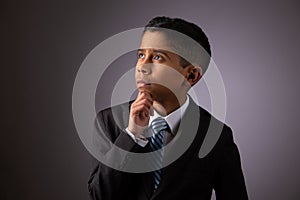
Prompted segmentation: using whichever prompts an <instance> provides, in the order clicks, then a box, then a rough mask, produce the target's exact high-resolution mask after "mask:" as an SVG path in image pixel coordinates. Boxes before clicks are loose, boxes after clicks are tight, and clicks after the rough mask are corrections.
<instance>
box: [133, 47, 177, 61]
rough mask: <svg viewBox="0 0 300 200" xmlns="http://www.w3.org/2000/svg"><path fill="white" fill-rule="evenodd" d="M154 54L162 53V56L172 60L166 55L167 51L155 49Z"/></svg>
mask: <svg viewBox="0 0 300 200" xmlns="http://www.w3.org/2000/svg"><path fill="white" fill-rule="evenodd" d="M137 51H138V52H139V51H145V49H138V50H137ZM153 52H155V53H161V54H163V55H164V56H166V57H167V58H168V59H170V60H171V58H170V57H169V55H168V54H167V53H166V51H165V50H161V49H153Z"/></svg>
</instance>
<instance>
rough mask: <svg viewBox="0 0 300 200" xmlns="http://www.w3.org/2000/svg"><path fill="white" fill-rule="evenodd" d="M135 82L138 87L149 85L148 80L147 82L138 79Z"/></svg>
mask: <svg viewBox="0 0 300 200" xmlns="http://www.w3.org/2000/svg"><path fill="white" fill-rule="evenodd" d="M136 83H137V86H138V87H146V86H149V85H151V84H150V83H149V82H147V81H145V80H138V81H137V82H136Z"/></svg>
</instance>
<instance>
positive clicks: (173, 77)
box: [152, 67, 185, 90]
mask: <svg viewBox="0 0 300 200" xmlns="http://www.w3.org/2000/svg"><path fill="white" fill-rule="evenodd" d="M152 75H153V76H152V78H153V79H152V80H153V82H156V83H157V84H160V85H163V86H165V87H167V88H169V89H172V90H174V89H178V88H179V87H180V86H181V85H182V82H183V81H184V80H185V78H184V77H183V75H182V74H181V73H179V72H178V71H177V70H175V69H174V68H171V67H163V68H160V69H159V70H153V74H152Z"/></svg>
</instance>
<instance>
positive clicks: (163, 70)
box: [135, 31, 188, 100]
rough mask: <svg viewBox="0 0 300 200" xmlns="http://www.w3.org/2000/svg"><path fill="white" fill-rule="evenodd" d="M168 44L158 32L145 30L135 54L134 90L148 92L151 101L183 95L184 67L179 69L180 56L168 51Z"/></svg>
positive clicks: (186, 74) (164, 36)
mask: <svg viewBox="0 0 300 200" xmlns="http://www.w3.org/2000/svg"><path fill="white" fill-rule="evenodd" d="M171 42H172V41H168V38H167V37H166V35H165V34H164V33H163V32H161V31H153V32H152V31H146V32H145V33H144V35H143V37H142V41H141V45H140V48H139V50H138V53H137V54H138V55H137V56H138V60H137V64H136V73H135V78H136V84H137V88H138V90H139V91H140V92H147V93H150V94H151V96H152V97H153V99H154V100H164V99H166V98H170V97H174V95H175V96H177V97H178V96H179V95H180V96H182V95H186V93H187V91H188V89H187V88H188V86H187V85H188V83H187V77H188V67H185V68H183V67H182V66H181V64H180V57H179V56H178V55H176V54H175V53H172V52H171V47H170V43H171ZM168 50H170V51H168Z"/></svg>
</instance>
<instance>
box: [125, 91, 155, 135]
mask: <svg viewBox="0 0 300 200" xmlns="http://www.w3.org/2000/svg"><path fill="white" fill-rule="evenodd" d="M152 104H153V99H152V97H151V94H149V93H147V92H139V94H138V97H137V99H136V100H135V101H134V102H133V103H132V104H131V108H130V114H129V123H128V130H129V131H130V132H131V133H133V134H134V135H135V136H140V135H141V134H142V133H143V131H144V130H145V129H146V128H147V127H148V124H149V119H150V113H151V112H152V109H153V108H152Z"/></svg>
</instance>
